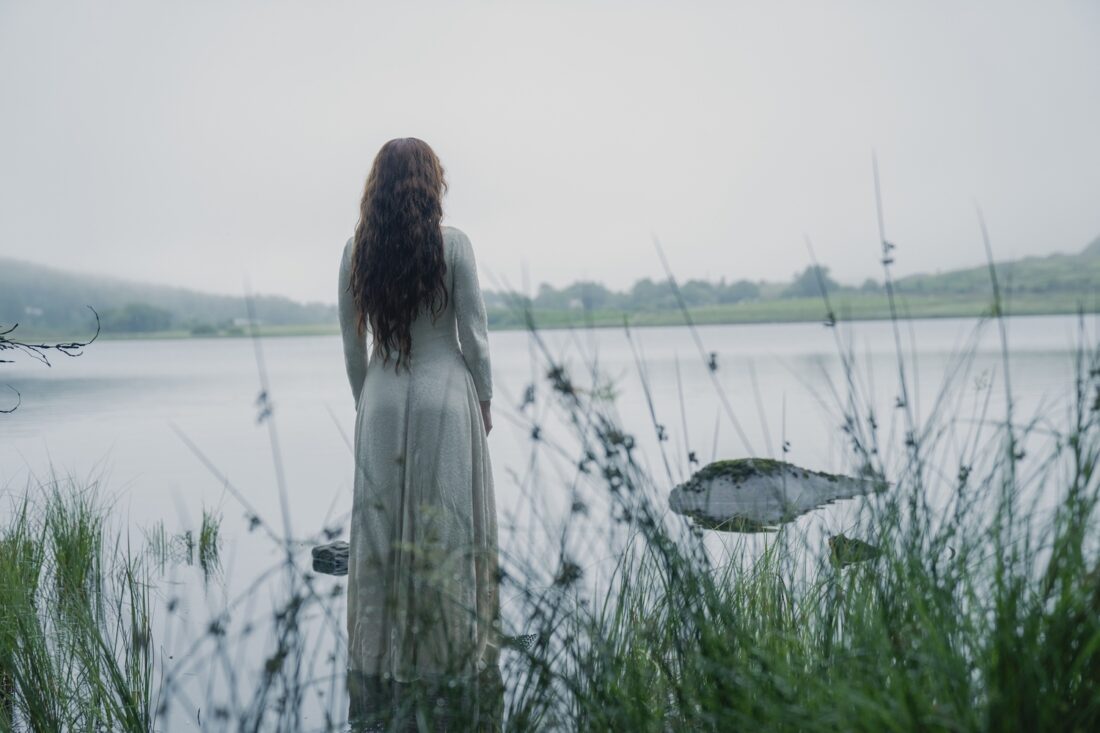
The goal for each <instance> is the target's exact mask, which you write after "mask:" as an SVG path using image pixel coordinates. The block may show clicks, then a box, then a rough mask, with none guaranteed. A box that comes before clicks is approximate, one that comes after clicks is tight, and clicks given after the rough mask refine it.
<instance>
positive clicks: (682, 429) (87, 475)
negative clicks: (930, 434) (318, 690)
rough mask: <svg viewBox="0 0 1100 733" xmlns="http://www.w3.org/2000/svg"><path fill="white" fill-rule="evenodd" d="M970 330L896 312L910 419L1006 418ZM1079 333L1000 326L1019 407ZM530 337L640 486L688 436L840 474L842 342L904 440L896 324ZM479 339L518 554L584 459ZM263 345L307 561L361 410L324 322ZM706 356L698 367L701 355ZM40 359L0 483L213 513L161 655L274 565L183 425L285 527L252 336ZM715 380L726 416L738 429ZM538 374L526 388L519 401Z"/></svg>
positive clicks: (988, 342) (1030, 409) (182, 719)
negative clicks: (599, 408) (592, 382)
mask: <svg viewBox="0 0 1100 733" xmlns="http://www.w3.org/2000/svg"><path fill="white" fill-rule="evenodd" d="M976 327H977V322H975V321H973V320H969V319H942V320H919V321H911V322H906V323H903V324H901V325H900V343H901V345H902V349H903V354H904V356H903V361H902V363H903V365H904V369H905V374H906V377H907V379H908V380H909V398H910V403H911V405H912V406H913V408H914V410H915V412H916V413H917V414H918V415H919V416H920V417H921V418H923V419H927V418H928V417H929V415H930V413H931V412H932V411H933V410H934V409H935V408H934V406H935V405H936V400H937V397H938V396H939V395H940V394H941V392H942V390H943V388H944V384H945V375H949V374H950V375H953V376H950V378H948V379H947V382H948V384H949V385H950V387H951V388H952V392H951V393H950V398H949V399H948V400H946V401H944V402H943V403H941V404H940V406H939V408H938V414H939V417H940V419H943V420H956V421H957V422H958V424H959V425H960V426H962V428H960V429H964V428H966V426H973V425H974V424H975V423H976V422H977V419H978V416H980V415H981V412H980V407H981V405H982V404H984V401H983V397H984V395H985V394H986V392H987V391H988V390H992V391H991V392H990V394H991V395H992V398H991V400H990V403H989V405H990V406H989V408H988V412H987V413H986V415H985V419H986V420H996V419H998V418H1000V417H1001V416H1003V414H1004V398H1003V392H1002V390H1003V379H1004V376H1003V374H1002V370H1001V364H1002V357H1001V344H1000V340H999V335H998V332H997V328H996V325H995V324H986V325H985V326H984V327H983V328H982V330H981V331H980V332H976V331H975V329H976ZM1081 328H1082V323H1081V322H1080V321H1079V319H1078V318H1076V317H1068V316H1067V317H1047V316H1044V317H1024V318H1013V319H1010V320H1008V321H1007V330H1008V343H1009V349H1010V352H1011V356H1010V360H1009V363H1010V377H1011V384H1012V388H1013V393H1014V395H1015V410H1016V413H1015V414H1016V415H1017V416H1019V417H1021V418H1026V417H1030V416H1032V415H1034V414H1036V413H1039V412H1041V413H1043V414H1052V415H1056V416H1057V417H1059V418H1061V417H1063V416H1064V415H1065V409H1066V408H1067V407H1068V400H1069V398H1070V396H1071V386H1072V383H1073V374H1074V373H1073V354H1074V348H1075V346H1076V345H1077V342H1078V340H1079V336H1080V329H1081ZM1083 328H1084V333H1085V336H1086V337H1087V339H1088V340H1089V341H1090V342H1093V343H1095V341H1096V338H1097V335H1098V329H1100V318H1098V317H1096V316H1088V317H1086V320H1085V321H1084V324H1083ZM539 338H540V339H541V340H542V341H543V342H544V344H545V348H546V351H547V352H549V353H550V354H552V355H554V357H555V359H557V360H559V361H561V362H562V363H564V364H565V365H566V366H567V368H568V369H569V370H570V374H572V375H573V377H574V379H575V380H576V381H577V382H578V383H581V384H584V383H586V382H587V381H588V378H587V377H586V376H585V373H586V370H587V368H588V366H590V365H591V364H593V363H595V364H598V366H599V369H600V371H601V373H602V374H603V375H605V376H606V377H608V378H610V379H611V380H612V381H613V384H614V391H615V393H616V394H617V406H618V414H619V415H620V417H621V422H622V425H623V426H624V427H625V428H626V429H627V430H628V431H629V432H632V433H633V434H634V435H635V436H636V439H637V442H638V446H639V449H640V450H639V455H640V456H641V457H642V458H643V460H644V461H646V463H647V465H648V466H649V468H650V473H651V474H652V475H653V476H654V478H655V480H656V481H657V482H658V484H667V485H668V486H667V488H668V489H670V488H671V486H672V485H673V484H674V483H675V482H678V481H680V480H682V479H684V478H686V477H687V476H688V475H689V470H688V462H687V455H688V452H689V451H690V452H694V453H695V454H696V455H697V456H698V458H699V459H700V461H701V462H702V463H706V462H709V461H711V460H713V459H715V458H732V457H742V456H748V455H754V456H770V457H781V456H780V453H781V451H782V450H783V446H784V445H786V446H788V452H787V453H786V455H785V459H786V460H789V461H792V462H794V463H796V464H799V465H801V466H805V467H808V468H813V469H818V470H824V471H830V472H843V471H846V470H850V469H851V463H850V460H849V455H850V451H849V450H848V440H847V437H846V435H845V434H844V433H843V432H842V431H841V429H840V426H841V421H842V406H841V405H840V404H838V403H837V401H836V400H835V399H834V398H833V396H832V395H833V392H832V387H831V386H830V385H833V386H835V387H837V388H839V389H840V396H841V397H843V396H844V393H843V390H844V387H843V379H842V373H841V370H840V361H839V358H838V339H839V343H840V344H841V345H843V346H844V348H846V349H847V348H849V347H850V349H851V353H852V354H853V355H854V357H855V361H856V364H857V368H858V371H859V374H860V382H859V384H860V385H861V389H863V390H865V394H866V395H867V396H868V398H869V399H870V400H871V401H872V402H873V403H874V405H875V407H876V413H877V415H878V416H879V422H880V424H881V425H882V430H883V435H884V443H885V448H884V451H886V452H889V451H895V452H897V451H898V450H899V446H900V444H901V441H902V436H903V434H904V428H903V425H902V422H901V414H902V413H901V411H900V410H898V409H896V408H895V404H896V402H897V400H898V397H899V394H900V389H899V384H898V373H899V372H898V364H899V361H898V354H897V350H896V345H895V344H896V342H895V332H894V330H893V326H892V324H890V323H889V322H861V323H855V324H842V325H841V327H840V328H839V330H835V329H829V328H825V327H823V325H822V324H817V323H801V324H775V325H771V324H761V325H729V326H704V327H700V328H698V329H697V331H696V333H695V334H693V333H692V331H690V330H689V329H687V328H683V327H670V328H646V329H636V330H633V331H631V332H630V334H629V338H628V336H627V334H626V333H625V332H624V331H623V330H622V329H596V330H578V331H564V330H563V331H545V332H541V333H540V334H539ZM697 339H698V340H697ZM490 342H491V353H492V358H493V367H494V384H495V388H494V389H495V398H494V415H495V429H494V431H493V433H492V435H491V436H490V438H489V445H490V450H491V454H492V460H493V469H494V476H495V481H496V495H497V507H498V515H499V516H500V521H501V536H500V540H501V550H502V553H506V554H508V555H510V556H516V557H520V556H525V557H527V558H528V559H529V560H531V559H533V558H537V557H538V554H537V553H538V551H539V550H540V548H542V549H544V548H545V545H546V543H550V544H552V541H551V540H552V537H551V536H550V534H549V533H547V534H546V535H545V536H543V535H539V534H538V531H537V529H536V528H535V524H536V522H537V523H539V524H541V525H543V526H549V525H552V524H554V522H557V521H559V520H560V521H564V520H565V517H566V516H567V513H568V504H569V501H568V491H567V488H568V486H569V482H570V481H571V478H572V477H573V476H574V475H575V464H576V461H577V459H578V458H579V455H568V449H567V450H566V453H567V454H566V455H562V454H561V453H560V452H558V451H556V450H553V449H551V448H552V446H551V445H550V444H551V443H553V442H554V441H555V440H557V439H558V437H561V438H562V440H561V445H564V446H568V440H567V438H566V437H564V436H563V431H564V430H565V428H564V427H563V426H561V425H560V424H557V423H556V422H555V421H554V419H553V417H552V416H551V411H550V408H549V405H550V403H551V401H552V400H551V399H550V397H551V394H550V390H549V387H548V383H547V380H546V379H545V373H546V363H545V361H544V359H543V356H542V355H541V354H542V353H543V352H541V351H540V349H539V347H537V346H536V344H535V342H534V340H533V339H532V337H531V336H530V335H528V334H527V333H525V332H494V333H492V334H491V336H490ZM260 345H261V348H262V356H263V362H264V364H265V366H266V371H267V376H268V379H269V384H270V401H271V403H272V405H273V408H274V413H273V415H274V420H275V425H276V427H277V430H278V445H279V449H280V453H281V458H282V465H283V468H284V473H285V480H286V485H287V487H288V496H287V502H288V507H289V516H290V525H291V527H292V532H293V535H294V537H295V538H296V539H298V540H300V541H301V543H300V544H299V545H297V547H299V549H300V551H301V553H302V557H303V558H308V546H309V544H310V543H311V541H312V540H313V538H316V537H317V536H319V534H320V532H321V530H322V528H325V527H341V526H342V525H343V523H344V521H345V519H346V516H347V515H348V513H349V511H350V507H351V482H352V455H351V453H350V451H349V448H348V446H347V444H346V443H345V439H344V437H343V436H344V435H350V434H351V432H352V427H353V423H354V406H353V403H352V398H351V392H350V389H349V387H348V384H347V380H346V377H345V375H344V367H343V358H342V354H341V350H340V349H341V347H340V341H339V339H338V338H337V337H335V336H331V337H328V336H326V337H302V338H298V337H287V338H271V339H267V340H264V341H262V342H261V344H260ZM968 348H970V349H972V350H973V358H972V359H971V360H969V361H967V367H968V368H967V369H966V371H965V372H958V371H953V369H954V368H955V366H954V365H955V362H956V357H957V356H958V354H959V353H960V352H961V351H963V350H966V349H968ZM712 353H713V355H714V356H713V361H714V364H715V366H716V367H717V369H716V371H714V372H713V375H712V372H711V371H710V369H709V368H708V365H707V362H708V361H709V360H710V359H711V354H712ZM51 359H52V361H53V366H52V367H51V368H47V367H45V366H43V365H41V364H39V363H36V362H33V361H31V360H22V361H20V362H19V363H17V364H7V365H0V385H5V384H6V385H10V386H11V387H13V388H14V389H16V390H18V391H19V392H20V394H21V395H22V406H21V407H20V408H19V409H18V410H17V411H16V412H14V413H12V414H8V415H0V487H2V488H3V490H4V491H5V492H6V493H9V494H20V493H22V492H23V490H24V489H25V488H26V487H27V486H34V485H36V483H37V482H39V481H42V480H45V479H48V478H49V477H50V476H51V475H54V476H60V477H65V476H72V477H76V478H78V479H79V480H80V481H82V482H91V481H98V482H99V484H100V485H101V487H102V488H101V491H102V492H103V495H104V496H105V497H111V498H112V501H113V504H112V516H113V517H114V518H115V519H117V520H118V522H119V525H120V526H121V527H124V528H126V529H128V530H129V531H130V532H131V535H132V537H133V538H134V540H135V541H138V542H139V541H140V540H141V539H142V537H143V533H144V532H145V531H147V530H148V529H149V528H151V527H153V526H154V525H155V524H156V523H157V522H159V521H163V522H164V525H165V528H166V529H167V531H168V532H169V533H173V532H179V531H184V530H187V529H191V530H193V531H196V530H197V528H198V526H199V523H200V521H201V515H202V511H203V509H204V508H206V509H211V508H213V509H216V510H217V511H219V512H220V513H221V515H222V516H223V522H222V529H221V534H222V539H223V544H222V563H223V570H222V572H221V573H220V574H218V576H217V577H216V578H215V579H213V580H211V581H201V582H200V580H199V579H198V578H199V574H198V571H197V569H196V568H193V567H188V566H186V565H185V564H179V565H178V566H174V567H170V568H168V569H167V570H166V571H165V582H164V584H163V586H162V587H161V588H160V589H159V590H158V594H159V595H160V597H161V598H162V600H163V599H166V598H169V597H171V598H173V599H178V600H179V604H180V605H179V610H178V612H177V613H176V614H175V617H174V620H173V623H174V624H175V626H174V629H173V632H172V634H171V638H170V639H169V640H167V641H165V653H166V654H171V652H172V650H173V649H176V650H178V651H181V652H182V651H183V650H184V649H186V648H187V647H188V646H189V645H190V642H191V640H192V639H191V636H190V635H191V634H193V633H195V631H194V630H195V629H201V628H202V627H203V625H204V624H205V622H206V620H207V619H208V617H209V614H210V613H212V612H215V611H217V610H219V609H221V608H224V606H225V604H226V603H227V602H228V601H231V600H232V599H236V598H239V597H240V596H242V595H245V594H246V592H247V591H249V590H250V585H251V583H252V582H253V580H254V579H255V578H256V577H257V576H259V575H260V574H261V573H262V572H264V571H265V570H267V569H269V568H271V567H272V565H273V564H275V563H277V562H278V560H279V556H278V552H277V551H276V549H275V548H274V547H273V546H272V543H271V542H270V540H269V539H268V538H267V537H265V536H263V534H262V533H261V532H256V531H250V530H249V523H248V519H247V512H246V510H245V508H244V506H243V505H242V503H241V502H240V501H239V500H238V499H237V498H236V497H235V496H234V495H233V494H232V492H230V491H228V490H227V489H226V487H225V485H224V483H223V481H222V480H221V479H220V478H218V477H217V476H215V475H214V474H213V473H212V472H211V470H210V469H209V467H208V466H207V465H205V464H204V463H203V462H202V461H200V460H199V458H198V457H197V456H196V455H195V453H194V452H193V451H192V450H191V449H190V448H189V447H188V445H187V444H186V442H185V441H184V439H183V438H182V437H181V434H182V435H183V436H186V438H187V439H188V440H190V441H192V442H193V444H194V445H195V446H196V447H197V448H198V449H199V450H201V452H202V453H203V454H204V455H205V457H206V459H207V460H208V461H209V463H210V464H212V465H213V466H214V467H216V469H217V471H218V472H220V474H221V475H223V476H224V477H225V478H226V479H228V480H229V481H230V482H231V483H232V485H233V487H234V488H235V490H236V491H237V492H239V494H240V496H241V497H242V498H243V500H244V501H246V502H247V503H248V504H249V505H251V506H253V507H255V508H256V510H257V511H258V512H259V513H260V514H261V515H263V516H264V518H265V519H266V520H269V521H270V523H271V525H272V526H273V527H282V519H281V516H280V501H279V493H278V481H277V474H276V470H275V464H274V462H273V458H272V444H271V441H270V436H269V432H268V426H267V425H266V424H265V423H260V422H259V421H258V419H257V417H258V406H257V395H258V393H259V391H260V387H259V380H258V372H257V359H256V351H255V349H254V345H253V343H252V342H251V341H249V340H247V339H197V338H196V339H189V340H163V341H157V340H150V341H141V340H133V341H106V340H105V341H100V342H96V343H94V344H92V345H91V346H90V347H89V348H88V349H87V351H86V353H85V354H84V355H83V356H80V357H79V358H75V359H69V358H66V357H64V356H57V357H51ZM643 374H644V377H645V384H646V385H648V388H649V399H647V397H646V391H645V389H643V380H642V375H643ZM714 380H716V381H717V385H718V387H720V388H721V390H722V391H723V392H724V394H725V397H726V399H728V405H729V408H730V409H731V410H732V412H733V415H734V416H735V417H736V419H737V422H738V423H739V425H740V430H738V429H737V428H735V426H734V425H733V424H732V423H731V421H730V419H729V416H728V414H727V412H726V408H725V407H724V405H723V401H722V399H721V398H720V396H719V393H718V391H717V389H716V385H715V381H714ZM532 383H534V384H535V385H536V390H535V398H536V399H535V403H534V404H533V405H530V406H528V407H526V408H524V409H522V410H521V408H520V406H521V403H523V401H524V394H525V390H526V388H527V386H528V385H529V384H532ZM9 395H10V396H11V397H14V395H11V394H10V393H6V394H5V393H2V392H0V400H8V399H9ZM6 406H8V403H7V402H0V407H6ZM651 410H652V412H651ZM652 415H655V416H656V420H657V422H658V423H660V424H661V425H662V427H663V432H664V433H665V435H666V436H667V440H666V441H664V442H659V441H658V439H657V437H656V436H657V430H656V429H655V427H654V425H653V417H652ZM536 423H537V424H539V425H540V426H541V427H542V429H543V430H542V432H541V433H540V436H539V439H538V440H535V439H533V436H532V426H533V424H536ZM966 429H969V428H966ZM661 448H664V450H665V452H666V455H667V459H668V465H667V468H666V464H665V461H663V460H662V459H661V454H660V449H661ZM946 470H952V469H951V467H950V466H948V467H947V468H946ZM665 493H666V494H667V491H666V492H665ZM845 504H850V502H846V503H845ZM4 511H7V506H6V505H5V508H4ZM833 511H836V512H839V513H841V514H842V513H843V512H844V511H846V509H845V508H844V507H838V508H837V509H835V510H834V509H832V508H830V509H828V510H824V514H823V516H826V517H828V516H829V514H828V513H829V512H833ZM344 536H345V537H346V532H345V535H344ZM609 559H612V558H610V557H609V556H606V555H605V556H601V555H600V554H599V553H598V552H597V553H595V554H591V555H589V556H587V558H586V560H585V563H582V564H583V565H585V566H586V567H591V568H598V567H600V566H601V564H605V563H607V562H608V561H609ZM303 562H306V560H305V559H303ZM324 582H329V583H332V584H336V583H339V582H340V581H339V580H338V579H327V578H326V579H324ZM265 602H267V606H265V605H264V604H265ZM503 602H504V604H505V605H507V604H508V603H509V599H508V598H507V597H504V598H503ZM249 604H250V605H249V609H250V610H249V611H248V612H247V613H251V614H253V615H255V616H257V617H261V616H263V615H264V614H265V613H269V611H270V602H269V601H267V599H266V598H265V597H262V596H259V595H257V594H255V593H252V597H251V598H249ZM247 613H246V614H245V615H247ZM173 645H175V646H173ZM334 694H336V695H337V696H338V693H334ZM324 704H325V705H333V706H334V707H336V708H339V706H340V703H339V702H331V701H330V702H326V703H324ZM172 719H173V722H174V725H173V729H184V730H187V729H197V724H196V722H195V720H196V719H195V716H194V712H193V711H182V710H181V711H180V712H178V713H177V714H176V715H173V716H172ZM189 721H190V722H189Z"/></svg>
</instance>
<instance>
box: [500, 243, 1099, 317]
mask: <svg viewBox="0 0 1100 733" xmlns="http://www.w3.org/2000/svg"><path fill="white" fill-rule="evenodd" d="M997 272H998V276H999V278H1000V279H1001V284H1002V286H1003V287H1004V288H1005V289H1006V291H1007V292H1010V293H1016V294H1039V295H1041V294H1065V295H1077V294H1080V295H1089V294H1093V295H1095V293H1096V292H1098V291H1100V238H1098V239H1096V240H1095V241H1093V242H1092V244H1090V245H1089V246H1088V247H1086V248H1085V249H1084V250H1083V251H1081V252H1080V253H1078V254H1072V255H1064V254H1056V255H1050V256H1048V257H1028V258H1025V259H1022V260H1017V261H1014V262H1004V263H998V264H997ZM896 286H897V289H898V290H899V292H902V293H906V294H910V295H920V296H960V295H967V296H975V297H986V296H987V295H988V293H989V289H990V279H989V268H988V267H987V266H981V267H973V268H968V269H965V270H954V271H951V272H946V273H936V274H927V275H925V274H922V275H911V276H908V277H904V278H901V279H899V280H897V281H896ZM679 291H680V296H681V297H682V298H683V301H684V304H685V305H686V306H687V307H689V308H704V307H708V306H720V305H733V304H737V303H742V302H757V301H783V300H786V299H796V298H817V297H820V296H821V294H822V291H824V292H826V293H830V294H832V293H840V294H843V293H851V294H860V295H874V294H879V293H882V292H883V284H882V283H881V282H880V281H877V280H874V279H867V280H865V281H864V282H863V283H862V284H861V285H858V286H853V285H842V284H840V283H838V282H837V281H836V280H834V279H833V278H832V277H831V276H830V273H829V268H828V267H823V266H809V267H806V268H804V269H803V270H802V271H801V272H798V273H796V274H795V275H794V276H793V277H792V278H791V280H790V281H788V282H786V283H772V282H765V281H750V280H735V281H730V282H727V281H726V280H725V279H722V280H719V281H717V282H711V281H707V280H688V281H686V282H682V283H679ZM485 301H486V306H487V307H488V308H489V309H490V310H491V311H501V310H505V309H514V308H516V307H517V306H524V305H528V306H529V307H531V308H533V309H535V310H539V311H567V310H585V311H601V310H604V311H621V312H640V311H664V310H672V309H676V308H679V307H680V303H679V300H678V299H677V297H676V292H675V290H674V289H673V286H672V284H671V283H669V282H668V281H667V280H658V281H654V280H652V279H650V278H645V279H642V280H638V281H637V282H635V283H634V285H633V286H632V287H631V288H629V289H628V290H624V291H615V290H611V289H609V288H607V287H606V286H604V285H602V284H600V283H597V282H591V281H582V282H577V283H573V284H571V285H568V286H566V287H563V288H555V287H553V286H551V285H548V284H545V283H543V284H542V285H540V286H539V289H538V292H537V293H536V294H535V295H534V296H533V297H525V296H522V295H519V294H515V293H499V292H489V293H487V294H486V296H485Z"/></svg>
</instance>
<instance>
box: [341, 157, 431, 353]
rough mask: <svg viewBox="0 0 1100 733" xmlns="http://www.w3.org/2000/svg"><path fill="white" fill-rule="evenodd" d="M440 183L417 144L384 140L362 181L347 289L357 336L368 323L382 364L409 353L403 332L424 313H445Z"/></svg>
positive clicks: (408, 336)
mask: <svg viewBox="0 0 1100 733" xmlns="http://www.w3.org/2000/svg"><path fill="white" fill-rule="evenodd" d="M446 190H447V181H446V180H445V179H444V177H443V166H442V165H441V164H440V162H439V158H438V157H436V154H435V152H434V151H433V150H432V149H431V147H429V146H428V144H427V143H426V142H424V141H423V140H418V139H417V138H415V137H404V138H397V139H395V140H390V141H389V142H388V143H386V144H385V145H383V146H382V149H381V150H379V151H378V155H376V156H375V158H374V165H372V166H371V170H370V174H369V175H368V176H367V184H366V187H365V189H364V191H363V200H362V202H361V203H360V206H359V224H358V226H356V228H355V249H354V253H353V255H352V269H351V284H350V285H349V290H350V291H351V293H352V296H353V297H354V298H355V304H356V306H357V307H358V310H359V333H360V334H362V333H363V331H364V328H365V326H366V324H367V323H368V322H369V324H370V328H371V331H372V333H373V335H374V343H375V344H376V346H377V347H378V348H380V349H381V351H382V356H383V363H388V362H389V360H390V357H391V356H393V355H394V354H396V356H397V365H398V366H400V365H401V362H402V360H407V359H408V357H409V351H410V350H411V348H412V338H411V334H410V331H409V329H410V326H411V325H412V321H413V319H414V318H416V316H417V314H418V313H420V311H421V309H422V308H423V307H424V306H427V307H428V308H429V309H430V311H431V313H432V318H433V319H434V318H436V317H437V316H438V315H439V314H440V313H441V312H442V311H443V309H444V308H446V307H447V288H446V285H445V280H444V275H446V273H447V263H446V261H445V260H444V257H443V230H442V228H441V226H440V221H441V220H442V219H443V194H444V193H445V192H446Z"/></svg>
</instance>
